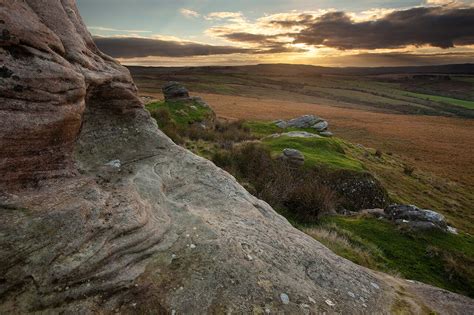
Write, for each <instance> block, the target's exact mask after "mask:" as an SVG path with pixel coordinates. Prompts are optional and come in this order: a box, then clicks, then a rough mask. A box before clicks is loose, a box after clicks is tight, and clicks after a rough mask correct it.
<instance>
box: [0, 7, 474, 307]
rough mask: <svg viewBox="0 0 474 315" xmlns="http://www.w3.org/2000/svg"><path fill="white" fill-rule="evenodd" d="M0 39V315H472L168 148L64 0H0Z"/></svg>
mask: <svg viewBox="0 0 474 315" xmlns="http://www.w3.org/2000/svg"><path fill="white" fill-rule="evenodd" d="M0 34H2V35H1V37H0V40H1V41H0V60H1V63H2V68H1V69H2V70H1V78H0V79H1V83H2V84H0V98H1V102H0V119H1V124H0V147H1V148H2V150H1V151H0V163H1V164H0V172H1V174H2V176H1V177H0V231H1V233H0V313H2V314H8V313H15V314H18V313H38V312H42V313H63V312H64V313H74V314H95V313H104V314H109V313H124V314H128V313H132V314H133V313H137V314H143V313H158V314H160V313H161V314H162V313H171V314H173V313H176V314H204V313H236V314H241V313H252V312H254V313H264V312H267V313H268V312H270V313H277V312H279V313H288V314H296V313H303V314H307V313H328V314H329V313H344V314H349V313H372V314H374V313H377V314H386V313H390V312H391V311H393V310H396V311H400V309H401V310H402V311H403V310H407V311H412V312H415V313H421V312H425V311H426V310H433V311H436V312H440V313H451V314H454V313H472V312H474V306H473V302H472V300H470V299H469V298H467V297H463V296H460V295H457V294H453V293H450V292H447V291H444V290H440V289H437V288H434V287H431V286H427V285H423V284H420V283H411V282H407V281H405V280H401V279H396V278H393V277H390V276H388V275H384V274H381V273H376V272H373V271H370V270H368V269H366V268H363V267H360V266H357V265H355V264H353V263H351V262H349V261H347V260H345V259H343V258H341V257H339V256H337V255H335V254H334V253H332V252H331V251H329V250H328V249H327V248H326V247H324V246H323V245H321V244H320V243H318V242H317V241H315V240H314V239H312V238H311V237H309V236H308V235H306V234H304V233H302V232H300V231H298V230H296V229H295V228H293V227H292V226H291V225H290V224H289V223H288V222H287V220H285V219H284V218H283V217H281V216H280V215H278V214H277V213H276V212H275V211H274V210H273V209H272V208H271V207H270V206H268V205H267V204H266V203H265V202H263V201H261V200H258V199H257V198H255V197H253V196H252V195H250V194H249V193H248V192H247V191H246V190H245V189H243V188H242V187H241V186H240V185H239V184H238V183H237V182H236V181H235V179H234V178H233V177H232V176H230V175H229V174H227V173H226V172H224V171H223V170H221V169H219V168H217V167H216V166H214V165H213V164H212V163H211V162H209V161H207V160H205V159H202V158H199V157H197V156H195V155H193V154H192V153H190V152H189V151H187V150H185V149H183V148H181V147H178V146H176V145H175V144H174V143H173V142H172V141H171V140H170V139H169V138H168V137H166V136H165V135H164V134H163V133H162V132H161V131H160V130H159V129H158V128H157V126H156V123H155V122H154V121H153V120H152V119H151V117H150V115H149V114H148V113H147V112H146V111H145V110H144V108H143V106H142V103H141V101H140V100H139V98H138V97H137V91H136V88H135V85H134V84H133V82H132V80H131V78H130V75H129V73H128V71H127V70H126V69H125V68H123V67H122V66H120V65H119V64H118V63H117V62H115V61H114V60H112V59H111V58H110V57H108V56H105V55H104V54H102V53H101V52H100V51H99V50H98V49H97V48H96V46H95V45H94V43H93V41H92V38H91V36H90V34H89V33H88V31H87V29H86V27H85V25H84V23H83V22H82V20H81V18H80V15H79V12H78V10H77V7H76V4H75V2H74V1H73V0H44V1H37V0H16V1H1V2H0ZM401 292H402V293H403V294H402V293H401Z"/></svg>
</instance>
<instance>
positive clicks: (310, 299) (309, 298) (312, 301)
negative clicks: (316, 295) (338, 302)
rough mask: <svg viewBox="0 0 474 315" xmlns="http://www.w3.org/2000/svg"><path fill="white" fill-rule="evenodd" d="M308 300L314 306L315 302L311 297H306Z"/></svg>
mask: <svg viewBox="0 0 474 315" xmlns="http://www.w3.org/2000/svg"><path fill="white" fill-rule="evenodd" d="M308 300H309V301H310V302H311V303H313V304H316V301H315V300H314V299H313V298H312V297H310V296H308Z"/></svg>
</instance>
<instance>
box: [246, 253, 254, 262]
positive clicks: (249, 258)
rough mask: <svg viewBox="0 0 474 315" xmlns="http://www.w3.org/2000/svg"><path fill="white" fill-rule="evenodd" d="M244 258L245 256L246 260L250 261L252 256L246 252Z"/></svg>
mask: <svg viewBox="0 0 474 315" xmlns="http://www.w3.org/2000/svg"><path fill="white" fill-rule="evenodd" d="M245 258H246V259H247V260H248V261H252V260H253V258H252V256H250V255H248V254H247V256H246V257H245Z"/></svg>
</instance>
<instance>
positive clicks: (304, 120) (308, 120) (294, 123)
mask: <svg viewBox="0 0 474 315" xmlns="http://www.w3.org/2000/svg"><path fill="white" fill-rule="evenodd" d="M320 121H321V118H319V117H316V116H314V115H303V116H301V117H297V118H294V119H291V120H289V121H288V122H287V126H288V127H295V128H310V127H312V126H314V125H315V124H317V123H318V122H320Z"/></svg>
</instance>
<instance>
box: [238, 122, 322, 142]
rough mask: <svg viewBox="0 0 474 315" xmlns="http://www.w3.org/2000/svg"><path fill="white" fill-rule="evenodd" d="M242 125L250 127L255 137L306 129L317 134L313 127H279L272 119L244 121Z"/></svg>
mask: <svg viewBox="0 0 474 315" xmlns="http://www.w3.org/2000/svg"><path fill="white" fill-rule="evenodd" d="M244 126H245V127H247V128H249V129H250V132H252V133H253V134H254V135H255V136H256V137H259V138H263V137H266V136H269V135H272V134H275V133H283V132H290V131H307V132H310V133H315V134H317V132H316V130H315V129H314V128H294V127H288V128H285V129H284V128H280V127H277V126H276V125H275V123H274V122H272V121H246V122H245V123H244Z"/></svg>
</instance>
